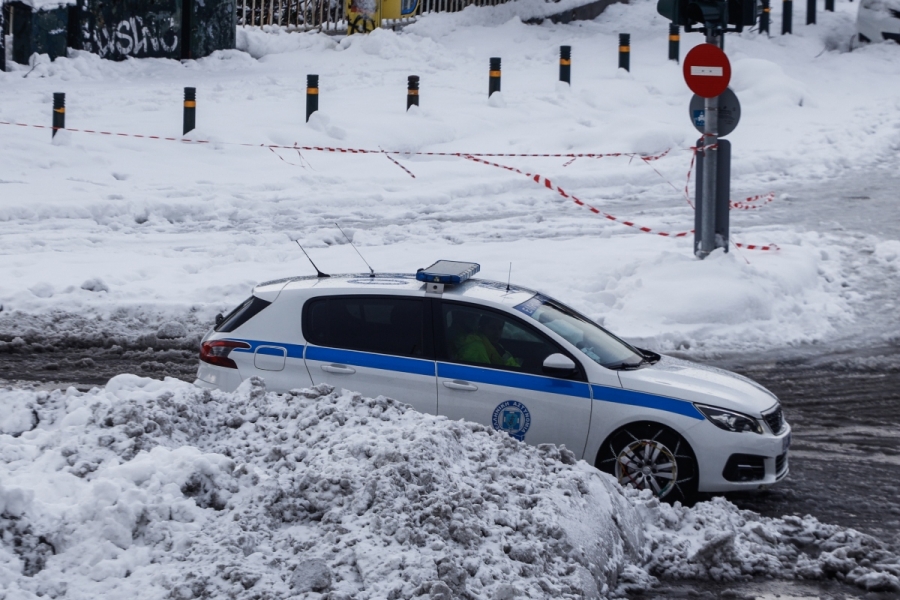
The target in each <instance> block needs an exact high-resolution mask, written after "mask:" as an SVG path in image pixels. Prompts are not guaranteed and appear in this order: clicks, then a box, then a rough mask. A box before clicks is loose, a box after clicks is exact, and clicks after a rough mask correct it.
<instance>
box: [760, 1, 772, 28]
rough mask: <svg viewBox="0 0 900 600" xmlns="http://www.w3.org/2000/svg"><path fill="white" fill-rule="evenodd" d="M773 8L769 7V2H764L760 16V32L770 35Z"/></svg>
mask: <svg viewBox="0 0 900 600" xmlns="http://www.w3.org/2000/svg"><path fill="white" fill-rule="evenodd" d="M771 12H772V7H771V6H769V0H762V13H761V14H760V15H759V32H760V33H765V34H766V35H769V19H770V16H771V14H770V13H771Z"/></svg>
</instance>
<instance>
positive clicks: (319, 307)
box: [303, 296, 430, 357]
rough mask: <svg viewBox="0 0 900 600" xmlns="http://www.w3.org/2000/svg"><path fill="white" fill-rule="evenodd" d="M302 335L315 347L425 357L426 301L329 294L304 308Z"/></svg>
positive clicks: (312, 301) (309, 302)
mask: <svg viewBox="0 0 900 600" xmlns="http://www.w3.org/2000/svg"><path fill="white" fill-rule="evenodd" d="M303 314H304V318H303V337H304V338H305V339H306V341H308V342H309V343H311V344H315V345H316V346H326V347H330V348H344V349H347V350H360V351H362V352H374V353H377V354H393V355H396V356H410V357H419V356H421V357H424V356H426V355H429V354H430V352H429V351H428V349H427V348H426V343H427V340H426V336H425V303H424V301H423V300H422V299H421V298H402V297H393V296H376V297H371V296H329V297H326V298H316V299H313V300H309V301H308V302H307V303H306V306H305V307H304V311H303Z"/></svg>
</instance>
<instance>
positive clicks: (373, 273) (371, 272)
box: [334, 223, 375, 277]
mask: <svg viewBox="0 0 900 600" xmlns="http://www.w3.org/2000/svg"><path fill="white" fill-rule="evenodd" d="M334 226H335V227H337V228H338V229H340V231H341V234H343V236H344V237H345V238H347V241H348V242H349V243H350V245H351V246H353V242H352V241H351V240H350V238H349V237H347V234H346V233H344V230H343V229H341V226H340V225H338V224H337V223H335V224H334ZM353 249H354V250H356V246H353ZM356 253H357V254H359V250H356ZM359 257H360V258H362V261H363V262H364V263H366V266H367V267H369V277H375V270H374V269H373V268H372V267H371V265H369V263H368V262H366V259H365V258H363V255H362V254H359Z"/></svg>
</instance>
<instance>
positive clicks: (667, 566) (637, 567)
mask: <svg viewBox="0 0 900 600" xmlns="http://www.w3.org/2000/svg"><path fill="white" fill-rule="evenodd" d="M0 402H2V404H3V406H4V407H6V412H8V414H10V415H12V416H11V417H10V418H7V419H5V420H4V421H2V422H0V425H2V428H3V429H2V433H0V590H2V591H0V599H2V600H35V599H36V598H38V597H50V598H56V597H61V596H65V597H66V598H67V599H72V600H81V599H82V598H83V599H88V598H90V599H93V600H98V599H103V598H121V597H129V598H135V599H138V600H156V599H159V600H163V599H165V600H175V599H190V598H216V599H225V598H240V599H251V598H252V599H254V600H275V599H276V598H277V599H281V598H285V597H288V596H290V597H296V598H320V597H322V596H321V595H320V594H325V593H327V594H329V595H328V597H329V598H335V599H350V598H353V599H366V598H373V599H374V598H379V599H381V598H432V599H445V600H449V599H450V598H472V599H475V598H491V599H497V598H501V599H512V598H547V597H552V598H600V597H608V596H615V595H619V594H623V593H627V592H638V591H646V590H648V589H651V588H652V587H653V586H654V585H655V583H656V582H657V578H661V579H683V578H700V579H713V580H716V581H737V580H742V579H748V578H750V577H752V576H766V577H769V576H772V577H780V578H806V579H823V578H829V577H837V578H839V579H842V580H845V581H847V582H850V583H853V584H855V585H857V586H859V587H861V588H863V589H870V590H882V591H900V583H898V579H897V577H898V576H900V559H898V558H897V557H896V556H894V555H892V554H891V553H889V552H888V551H887V549H886V548H885V547H884V545H883V544H881V543H880V542H878V541H876V540H875V539H874V538H871V537H869V536H866V535H862V534H859V533H857V532H855V531H853V530H845V529H841V528H839V527H836V526H831V525H825V524H822V523H819V522H818V521H816V520H815V519H813V518H811V517H805V518H802V519H801V518H799V517H786V518H784V519H770V518H763V517H760V516H759V515H757V514H755V513H752V512H749V511H741V510H738V509H736V508H735V507H734V506H733V505H731V504H730V503H728V502H726V501H724V500H722V499H715V500H713V501H712V502H705V503H700V504H698V505H697V506H695V507H693V508H691V509H687V508H684V507H681V506H680V505H677V506H675V507H672V506H669V505H666V504H659V502H658V501H657V500H656V499H655V498H653V497H652V496H651V495H650V494H649V492H637V491H635V490H630V489H629V490H623V489H622V488H621V487H619V486H618V485H617V484H616V483H615V482H614V481H612V480H611V479H610V478H609V477H608V476H607V475H603V474H601V473H599V472H597V471H595V470H594V469H592V468H590V467H588V466H587V465H586V464H585V463H583V462H579V463H577V464H576V463H575V461H574V456H573V455H572V453H571V452H569V451H568V450H566V449H565V448H564V447H556V446H552V445H545V446H541V447H539V448H533V447H530V446H526V445H524V444H522V443H520V442H517V441H515V440H513V439H512V438H510V437H509V436H507V435H505V434H500V433H497V432H494V431H493V430H489V429H486V428H485V427H482V426H480V425H477V424H473V423H465V422H462V421H459V422H453V421H447V420H446V419H444V418H440V417H433V416H427V415H422V414H420V413H417V412H415V411H413V410H411V409H410V408H409V407H408V406H406V405H403V404H399V403H397V402H394V401H392V400H389V399H385V398H382V397H379V398H375V399H370V398H362V397H361V396H360V395H359V394H355V393H351V392H347V391H342V392H335V391H333V390H332V389H331V388H329V387H327V386H319V387H317V388H313V389H306V390H296V391H294V392H292V393H290V394H284V395H279V394H273V393H266V391H265V387H264V384H263V383H262V382H261V381H260V380H251V381H247V382H245V383H244V384H243V385H242V386H241V387H240V388H239V389H238V390H237V391H235V392H234V393H232V394H224V393H219V392H213V393H210V392H208V391H203V390H200V389H197V388H195V387H193V386H192V385H189V384H186V383H183V382H180V381H177V380H171V379H170V380H167V381H164V382H162V381H156V380H152V379H142V378H139V377H136V376H134V375H120V376H118V377H116V378H114V379H112V380H111V381H110V382H109V384H108V385H107V386H106V387H105V388H103V389H100V388H94V389H92V390H91V391H90V392H88V393H81V392H78V391H76V390H75V389H74V388H70V389H69V390H67V391H65V392H63V391H60V390H57V391H54V392H32V391H27V392H26V391H22V390H8V389H7V390H4V391H0Z"/></svg>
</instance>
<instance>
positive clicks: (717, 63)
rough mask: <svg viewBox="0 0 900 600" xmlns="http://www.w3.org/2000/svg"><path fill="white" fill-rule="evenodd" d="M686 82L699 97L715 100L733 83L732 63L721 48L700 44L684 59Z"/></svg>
mask: <svg viewBox="0 0 900 600" xmlns="http://www.w3.org/2000/svg"><path fill="white" fill-rule="evenodd" d="M684 80H685V81H686V82H687V84H688V87H689V88H691V91H692V92H694V93H695V94H697V95H698V96H700V97H702V98H715V97H716V96H718V95H719V94H721V93H722V92H724V91H725V88H727V87H728V83H729V82H730V81H731V63H729V62H728V57H727V56H725V53H724V52H722V50H721V49H720V48H718V47H716V46H713V45H712V44H700V45H699V46H695V47H694V48H693V49H692V50H691V51H690V52H688V53H687V56H686V57H685V58H684Z"/></svg>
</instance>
